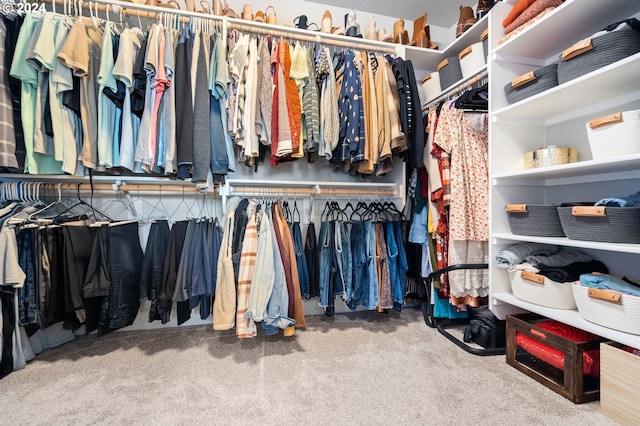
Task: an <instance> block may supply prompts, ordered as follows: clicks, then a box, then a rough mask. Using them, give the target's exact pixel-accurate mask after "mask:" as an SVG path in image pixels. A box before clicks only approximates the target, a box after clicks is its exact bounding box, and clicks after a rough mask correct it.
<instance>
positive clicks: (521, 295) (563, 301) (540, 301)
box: [509, 271, 576, 309]
mask: <svg viewBox="0 0 640 426" xmlns="http://www.w3.org/2000/svg"><path fill="white" fill-rule="evenodd" d="M509 277H510V278H511V291H512V292H513V295H514V296H515V297H516V298H518V299H520V300H524V301H525V302H529V303H535V304H536V305H540V306H546V307H548V308H554V309H576V302H575V300H574V299H573V292H572V290H571V283H559V282H556V281H552V280H550V279H549V278H547V277H545V276H543V275H539V274H534V273H532V272H528V271H509Z"/></svg>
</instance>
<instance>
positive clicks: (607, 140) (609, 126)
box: [587, 109, 640, 160]
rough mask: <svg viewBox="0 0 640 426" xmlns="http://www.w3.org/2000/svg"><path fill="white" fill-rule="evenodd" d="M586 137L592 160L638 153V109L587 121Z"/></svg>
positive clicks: (639, 145) (639, 150) (639, 142)
mask: <svg viewBox="0 0 640 426" xmlns="http://www.w3.org/2000/svg"><path fill="white" fill-rule="evenodd" d="M587 138H588V139H589V146H590V147H591V155H592V157H593V159H594V160H599V159H601V158H609V157H617V156H620V155H629V154H638V153H640V109H636V110H632V111H622V112H616V113H614V114H609V115H606V116H604V117H599V118H596V119H594V120H591V121H589V122H588V123H587Z"/></svg>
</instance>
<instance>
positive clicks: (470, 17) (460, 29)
mask: <svg viewBox="0 0 640 426" xmlns="http://www.w3.org/2000/svg"><path fill="white" fill-rule="evenodd" d="M476 22H478V20H477V19H476V17H475V16H474V14H473V9H471V8H470V7H469V6H460V18H459V19H458V26H457V27H456V38H458V37H460V36H461V35H462V33H464V32H465V31H467V30H468V29H469V28H471V27H472V26H473V24H475V23H476Z"/></svg>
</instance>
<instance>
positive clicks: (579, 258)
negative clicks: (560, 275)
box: [526, 247, 593, 268]
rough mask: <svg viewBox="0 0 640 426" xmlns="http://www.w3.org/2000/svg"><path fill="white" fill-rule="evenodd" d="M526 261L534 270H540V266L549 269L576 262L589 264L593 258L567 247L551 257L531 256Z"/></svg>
mask: <svg viewBox="0 0 640 426" xmlns="http://www.w3.org/2000/svg"><path fill="white" fill-rule="evenodd" d="M526 260H527V262H529V263H530V264H532V265H533V266H535V267H536V268H540V265H544V266H547V267H551V268H561V267H564V266H569V265H571V264H572V263H576V262H591V261H592V260H593V258H592V257H591V256H590V255H588V254H587V253H585V252H583V251H580V250H578V249H576V248H572V247H568V248H563V249H562V250H560V251H559V252H558V253H555V254H553V255H551V256H545V255H542V256H541V255H536V254H533V255H530V256H527V258H526Z"/></svg>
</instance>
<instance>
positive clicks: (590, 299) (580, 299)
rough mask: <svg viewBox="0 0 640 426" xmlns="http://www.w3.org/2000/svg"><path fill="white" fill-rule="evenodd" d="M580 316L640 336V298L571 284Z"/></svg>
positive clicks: (577, 282) (578, 283)
mask: <svg viewBox="0 0 640 426" xmlns="http://www.w3.org/2000/svg"><path fill="white" fill-rule="evenodd" d="M571 288H572V289H573V298H574V299H575V301H576V305H577V306H578V312H580V316H582V318H584V319H585V320H587V321H591V322H592V323H594V324H598V325H601V326H603V327H608V328H611V329H613V330H618V331H622V332H625V333H631V334H640V297H638V296H633V295H630V294H622V293H619V292H616V291H612V290H601V289H597V288H591V287H584V286H582V285H581V284H580V282H579V281H576V282H575V283H573V284H571Z"/></svg>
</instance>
